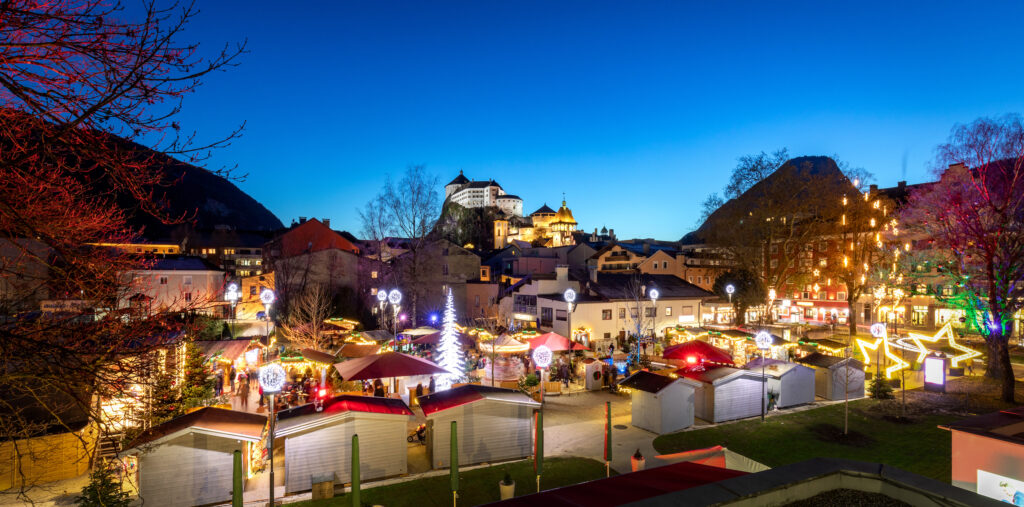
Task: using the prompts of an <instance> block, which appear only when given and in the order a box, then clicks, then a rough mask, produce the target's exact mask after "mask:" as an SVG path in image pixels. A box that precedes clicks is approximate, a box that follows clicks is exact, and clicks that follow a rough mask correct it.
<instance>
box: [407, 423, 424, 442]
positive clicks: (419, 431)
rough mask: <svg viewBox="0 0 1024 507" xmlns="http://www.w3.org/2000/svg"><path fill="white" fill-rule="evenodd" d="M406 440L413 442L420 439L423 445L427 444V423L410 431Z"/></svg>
mask: <svg viewBox="0 0 1024 507" xmlns="http://www.w3.org/2000/svg"><path fill="white" fill-rule="evenodd" d="M405 441H406V442H409V443H413V442H416V441H419V443H421V444H423V445H427V425H426V424H421V425H419V426H417V427H416V429H415V430H414V431H413V432H412V433H409V436H408V437H406V438H405Z"/></svg>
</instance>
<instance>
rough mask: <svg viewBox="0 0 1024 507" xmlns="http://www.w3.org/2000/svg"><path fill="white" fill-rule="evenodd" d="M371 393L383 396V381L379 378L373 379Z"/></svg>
mask: <svg viewBox="0 0 1024 507" xmlns="http://www.w3.org/2000/svg"><path fill="white" fill-rule="evenodd" d="M373 395H374V396H377V397H380V398H383V397H384V383H383V382H381V381H380V379H377V380H374V381H373Z"/></svg>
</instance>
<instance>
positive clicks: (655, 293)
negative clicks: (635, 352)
mask: <svg viewBox="0 0 1024 507" xmlns="http://www.w3.org/2000/svg"><path fill="white" fill-rule="evenodd" d="M647 295H648V296H650V298H651V304H652V305H653V306H654V310H653V312H652V313H654V316H653V317H651V339H652V343H653V340H654V339H655V338H657V334H658V297H659V296H661V291H659V290H658V289H651V290H650V291H648V292H647ZM644 355H647V348H646V347H644ZM637 357H639V356H637Z"/></svg>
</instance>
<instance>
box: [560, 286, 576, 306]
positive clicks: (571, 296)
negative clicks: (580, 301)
mask: <svg viewBox="0 0 1024 507" xmlns="http://www.w3.org/2000/svg"><path fill="white" fill-rule="evenodd" d="M562 296H563V297H565V302H566V303H572V302H574V301H576V291H574V290H572V289H565V293H563V294H562Z"/></svg>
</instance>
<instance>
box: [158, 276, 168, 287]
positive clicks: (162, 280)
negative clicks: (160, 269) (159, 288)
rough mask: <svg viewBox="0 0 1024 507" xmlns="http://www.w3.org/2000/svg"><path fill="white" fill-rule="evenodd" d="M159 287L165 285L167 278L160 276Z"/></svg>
mask: <svg viewBox="0 0 1024 507" xmlns="http://www.w3.org/2000/svg"><path fill="white" fill-rule="evenodd" d="M160 285H167V277H166V276H161V277H160Z"/></svg>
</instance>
